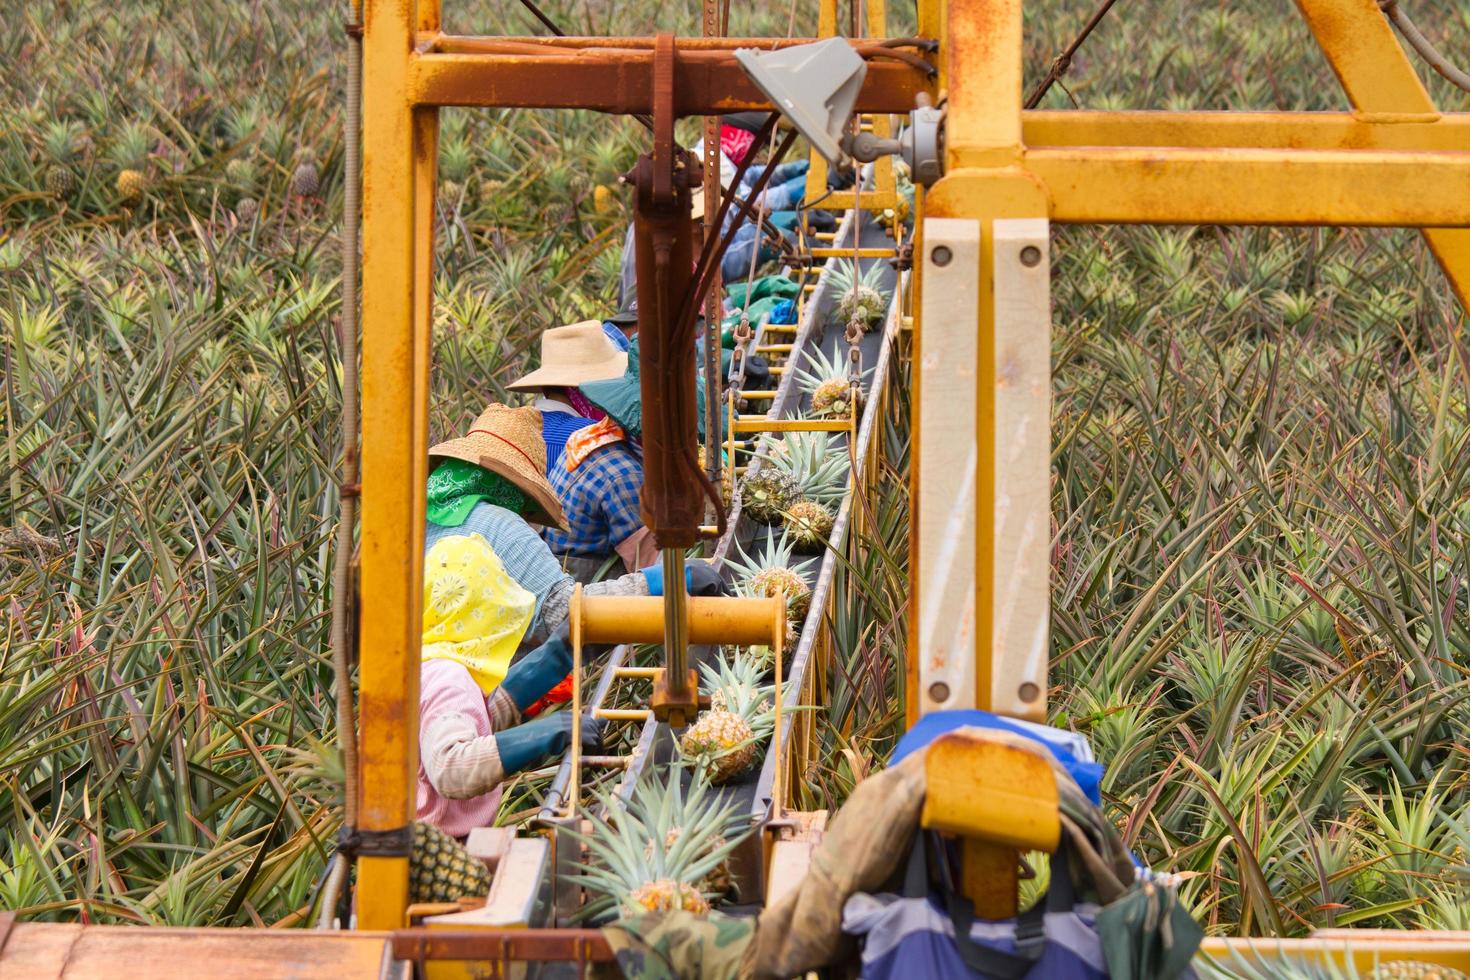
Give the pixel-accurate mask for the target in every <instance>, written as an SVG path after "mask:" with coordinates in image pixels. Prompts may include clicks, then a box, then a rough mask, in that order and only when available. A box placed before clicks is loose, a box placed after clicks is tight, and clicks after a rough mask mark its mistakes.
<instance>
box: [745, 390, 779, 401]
mask: <svg viewBox="0 0 1470 980" xmlns="http://www.w3.org/2000/svg"><path fill="white" fill-rule="evenodd" d="M740 397H741V398H744V399H746V400H748V401H761V400H763V399H764V400H770V399H772V398H775V397H776V393H775V392H774V391H742V392H741V393H740Z"/></svg>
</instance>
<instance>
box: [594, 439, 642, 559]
mask: <svg viewBox="0 0 1470 980" xmlns="http://www.w3.org/2000/svg"><path fill="white" fill-rule="evenodd" d="M607 471H608V474H609V484H610V485H609V487H608V489H607V490H606V492H604V493H603V495H602V513H603V517H604V519H605V520H606V521H607V540H608V544H609V545H611V546H613V547H616V546H617V545H618V544H619V543H621V542H622V541H623V540H625V539H626V538H628V537H629V536H630V535H633V534H636V533H637V532H638V529H639V528H641V527H642V526H643V514H642V513H641V512H640V511H639V509H638V496H639V494H640V493H641V492H642V490H643V466H642V465H641V464H640V463H639V462H638V460H637V459H636V458H634V456H633V455H632V454H631V453H621V452H620V453H609V454H607Z"/></svg>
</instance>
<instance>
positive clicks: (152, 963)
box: [0, 922, 404, 980]
mask: <svg viewBox="0 0 1470 980" xmlns="http://www.w3.org/2000/svg"><path fill="white" fill-rule="evenodd" d="M120 971H121V972H122V973H124V974H136V975H142V974H145V973H146V974H147V975H148V976H150V977H161V978H168V977H178V978H180V980H185V978H187V980H214V978H218V980H237V978H241V977H280V978H288V980H315V978H321V980H357V978H382V977H400V976H403V975H404V970H403V968H402V967H400V966H398V965H397V964H395V963H394V962H393V960H392V957H391V954H390V947H389V935H388V934H387V933H382V932H308V931H305V930H284V929H281V930H276V929H173V928H164V927H137V926H82V925H78V924H76V923H50V922H22V923H18V924H17V925H16V926H15V928H14V930H12V932H11V934H10V938H9V941H8V942H7V943H6V944H5V950H4V954H3V956H0V977H5V978H7V980H8V978H11V977H14V978H16V980H20V978H26V980H44V978H48V977H63V976H64V977H66V978H67V980H92V978H96V980H116V978H117V977H118V976H119V973H120Z"/></svg>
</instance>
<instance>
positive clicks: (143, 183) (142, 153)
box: [112, 120, 153, 201]
mask: <svg viewBox="0 0 1470 980" xmlns="http://www.w3.org/2000/svg"><path fill="white" fill-rule="evenodd" d="M152 146H153V133H152V131H151V130H150V129H149V128H148V127H147V126H146V125H145V124H143V123H141V122H137V121H136V120H134V121H132V122H128V123H126V124H124V126H123V128H122V131H121V132H119V133H118V135H117V139H115V140H114V141H113V144H112V162H113V163H115V164H116V165H117V167H118V173H117V178H116V180H115V181H114V183H113V186H114V188H115V189H116V190H117V195H118V197H120V198H122V199H124V200H128V201H131V200H133V199H135V198H138V197H142V196H143V192H144V191H146V190H147V189H148V153H149V150H150V149H151V148H152Z"/></svg>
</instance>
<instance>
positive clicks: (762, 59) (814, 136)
mask: <svg viewBox="0 0 1470 980" xmlns="http://www.w3.org/2000/svg"><path fill="white" fill-rule="evenodd" d="M735 60H736V61H737V62H739V64H740V67H741V68H742V69H744V71H745V74H746V75H748V76H750V80H751V81H752V82H754V83H755V85H756V87H757V88H759V89H760V90H761V91H762V92H763V93H765V96H766V98H768V99H770V100H771V102H772V103H774V104H775V106H776V108H777V109H779V110H780V111H781V113H782V115H784V116H785V117H786V118H787V119H789V120H791V124H792V125H793V126H795V127H796V130H797V132H799V133H801V135H803V136H805V137H806V138H807V141H808V142H809V143H811V145H812V147H813V149H815V150H816V151H817V152H818V153H820V154H822V156H824V157H826V158H827V161H828V162H829V163H831V164H833V165H834V166H835V165H837V164H838V163H839V162H840V161H841V159H842V156H843V152H842V134H843V129H844V127H846V125H847V120H848V117H849V116H851V115H852V108H853V106H855V105H856V104H857V97H858V91H859V90H860V89H861V88H862V87H863V78H864V76H866V75H867V74H868V65H867V63H866V62H865V61H863V59H862V57H861V56H860V55H858V53H857V52H856V51H854V50H853V49H852V45H850V44H848V43H847V40H846V39H845V38H840V37H833V38H828V39H827V40H825V41H816V42H813V43H812V44H799V45H796V46H795V47H790V48H778V49H777V50H775V51H759V50H757V49H755V48H740V49H739V50H737V51H736V52H735Z"/></svg>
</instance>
